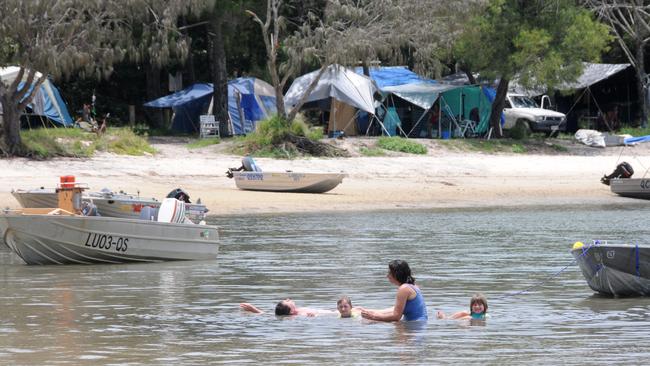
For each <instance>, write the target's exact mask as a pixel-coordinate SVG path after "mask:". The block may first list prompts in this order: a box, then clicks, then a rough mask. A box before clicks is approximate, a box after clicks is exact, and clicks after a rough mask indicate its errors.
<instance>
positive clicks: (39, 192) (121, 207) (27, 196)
mask: <svg viewBox="0 0 650 366" xmlns="http://www.w3.org/2000/svg"><path fill="white" fill-rule="evenodd" d="M11 194H12V195H13V196H14V197H15V198H16V200H17V201H18V203H20V205H21V206H22V207H37V208H38V207H57V206H58V197H57V195H56V192H55V191H54V190H53V189H34V190H16V191H13V192H11ZM83 199H84V200H87V201H92V203H93V204H94V205H95V206H96V207H97V212H99V214H100V215H102V216H109V217H121V218H125V219H129V218H131V219H137V218H140V213H141V211H142V209H143V208H144V207H151V208H160V202H159V201H157V200H156V199H154V198H140V197H138V196H133V195H129V194H112V193H111V194H104V193H98V192H91V193H89V194H87V195H86V194H84V196H83ZM207 211H208V210H207V208H206V207H205V206H204V205H200V204H193V203H186V204H185V212H186V213H187V216H188V218H189V219H190V220H192V221H196V222H198V221H201V220H204V219H205V216H206V213H207Z"/></svg>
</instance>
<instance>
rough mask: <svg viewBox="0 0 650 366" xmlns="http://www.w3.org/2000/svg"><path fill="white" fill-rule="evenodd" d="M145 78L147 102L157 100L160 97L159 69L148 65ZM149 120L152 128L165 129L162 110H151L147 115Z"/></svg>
mask: <svg viewBox="0 0 650 366" xmlns="http://www.w3.org/2000/svg"><path fill="white" fill-rule="evenodd" d="M145 68H146V71H145V74H146V78H147V100H153V99H156V98H159V97H160V96H161V95H162V91H161V88H160V68H159V67H158V66H156V65H153V64H149V65H147V66H146V67H145ZM149 116H150V118H151V120H152V121H153V127H155V128H163V127H165V124H164V121H163V110H162V109H160V108H153V109H151V111H150V114H149Z"/></svg>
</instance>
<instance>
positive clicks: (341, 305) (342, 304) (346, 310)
mask: <svg viewBox="0 0 650 366" xmlns="http://www.w3.org/2000/svg"><path fill="white" fill-rule="evenodd" d="M336 309H337V310H338V311H339V314H341V318H349V317H351V316H352V300H350V298H349V297H347V296H341V298H340V299H339V301H337V302H336Z"/></svg>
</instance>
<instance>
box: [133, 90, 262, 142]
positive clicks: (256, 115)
mask: <svg viewBox="0 0 650 366" xmlns="http://www.w3.org/2000/svg"><path fill="white" fill-rule="evenodd" d="M213 91H214V89H213V87H212V84H210V83H198V84H194V85H191V86H189V87H187V88H185V89H183V90H181V91H178V92H176V93H173V94H170V95H167V96H164V97H161V98H158V99H156V100H152V101H150V102H147V103H145V104H144V106H145V107H152V108H172V109H173V110H174V120H173V121H172V126H171V129H172V130H174V131H179V132H187V133H194V132H198V131H199V116H200V115H201V114H206V113H209V114H210V113H211V112H212V94H213ZM273 113H275V95H274V91H273V87H272V86H271V85H269V84H268V83H266V82H264V81H263V80H260V79H256V78H238V79H234V80H231V81H229V82H228V116H229V118H230V123H231V130H232V132H233V133H234V134H236V135H239V134H244V133H246V132H250V131H251V130H252V129H254V127H255V126H254V123H255V122H257V121H259V120H261V119H264V118H267V117H269V116H270V114H273ZM242 116H243V117H244V119H243V121H242ZM242 122H250V123H248V127H247V126H245V123H242Z"/></svg>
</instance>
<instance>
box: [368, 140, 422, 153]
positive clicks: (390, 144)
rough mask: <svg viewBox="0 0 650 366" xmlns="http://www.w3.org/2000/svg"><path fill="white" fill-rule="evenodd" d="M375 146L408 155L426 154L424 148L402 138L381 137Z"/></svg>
mask: <svg viewBox="0 0 650 366" xmlns="http://www.w3.org/2000/svg"><path fill="white" fill-rule="evenodd" d="M377 146H379V147H381V148H382V149H386V150H392V151H400V152H405V153H409V154H426V153H427V148H426V146H424V145H422V144H420V143H417V142H415V141H411V140H408V139H405V138H402V137H387V136H382V137H380V138H379V140H378V141H377Z"/></svg>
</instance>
